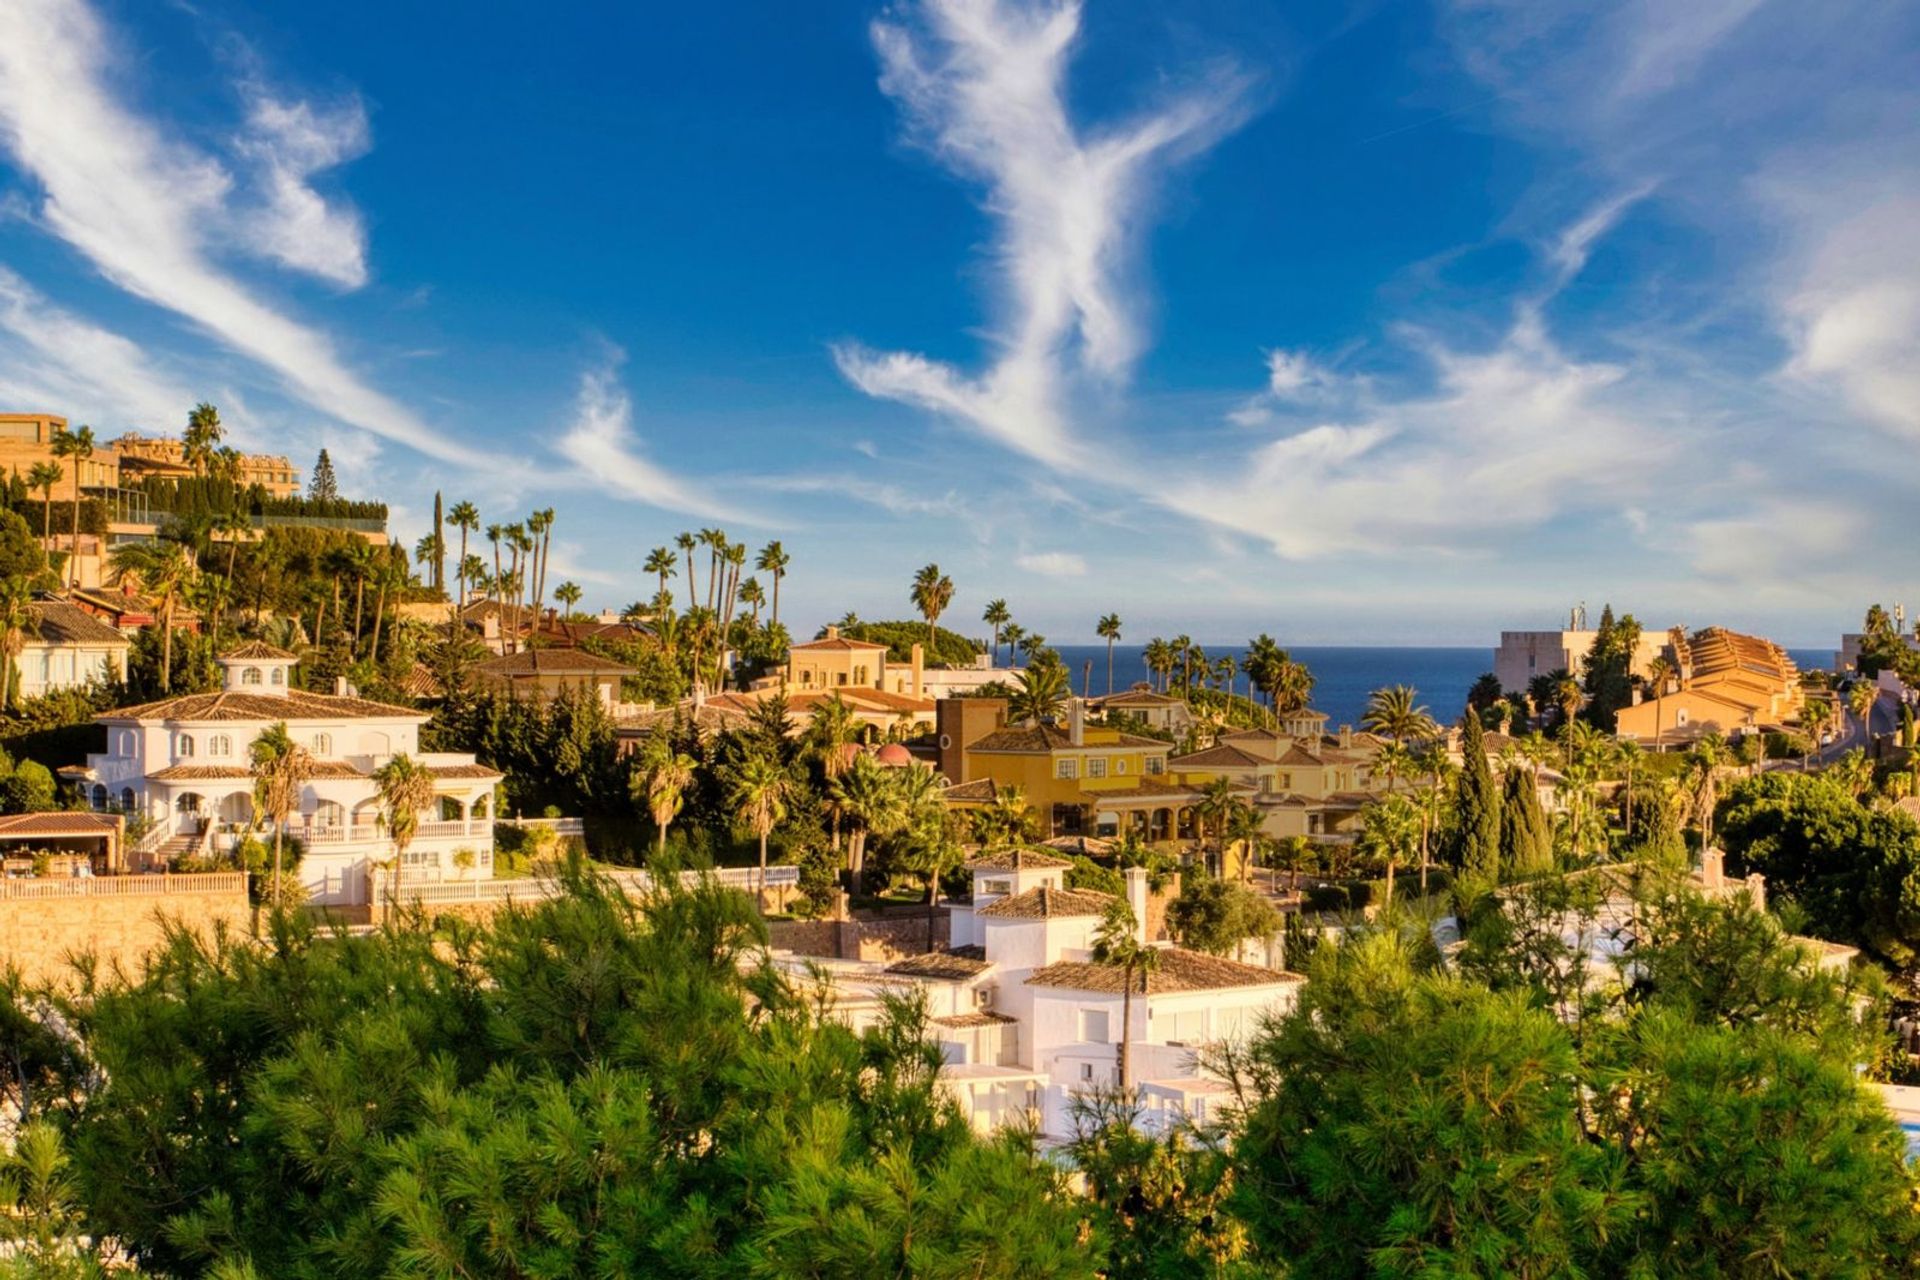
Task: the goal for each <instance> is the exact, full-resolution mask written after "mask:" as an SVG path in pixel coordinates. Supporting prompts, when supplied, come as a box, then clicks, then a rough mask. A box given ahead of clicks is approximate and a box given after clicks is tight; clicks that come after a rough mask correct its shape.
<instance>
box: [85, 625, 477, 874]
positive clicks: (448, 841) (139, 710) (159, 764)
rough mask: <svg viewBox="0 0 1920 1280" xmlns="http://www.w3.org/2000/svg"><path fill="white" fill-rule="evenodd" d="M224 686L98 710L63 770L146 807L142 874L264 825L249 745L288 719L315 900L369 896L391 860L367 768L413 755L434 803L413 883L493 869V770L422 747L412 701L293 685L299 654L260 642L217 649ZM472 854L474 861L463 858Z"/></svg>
mask: <svg viewBox="0 0 1920 1280" xmlns="http://www.w3.org/2000/svg"><path fill="white" fill-rule="evenodd" d="M217 661H218V662H219V664H220V668H221V674H222V685H221V688H220V690H219V691H218V692H215V693H189V694H181V695H179V696H176V697H172V698H166V699H162V700H161V701H159V702H149V703H145V704H142V705H140V706H134V707H122V708H119V709H118V710H114V711H108V712H104V713H102V714H100V715H98V716H95V717H94V720H95V721H96V722H97V723H99V724H100V725H102V726H104V727H105V729H106V734H107V749H106V751H104V752H101V753H99V754H94V755H89V756H88V757H87V763H86V764H85V765H84V766H82V767H79V768H73V769H68V770H63V772H64V773H65V774H66V775H67V777H68V778H69V780H71V781H73V782H75V783H76V784H78V785H79V786H80V788H81V792H82V794H83V795H84V796H85V797H86V798H87V799H88V800H89V801H90V802H91V803H92V806H93V807H94V808H95V809H98V810H109V809H112V810H119V811H122V812H125V813H128V814H139V815H144V816H145V817H146V818H148V819H150V820H152V822H153V824H154V825H153V827H152V829H151V830H150V831H149V833H148V834H147V835H146V836H145V837H144V838H143V839H142V841H141V842H140V844H139V846H138V847H137V848H136V849H135V850H134V851H133V853H134V855H135V856H134V858H133V859H131V861H133V862H134V869H136V870H139V869H144V868H143V867H142V866H141V863H140V859H143V858H144V859H145V861H146V864H147V866H152V865H165V864H170V863H171V862H173V861H174V860H177V859H178V858H180V857H185V856H191V855H199V854H204V853H206V852H209V851H214V852H217V851H219V850H221V849H222V848H224V847H226V846H230V845H231V844H232V843H233V842H235V841H236V840H238V839H239V838H241V837H242V836H243V835H244V834H246V833H247V832H248V831H249V830H253V829H255V828H256V827H264V825H265V822H266V820H265V818H264V817H262V816H260V815H257V814H256V813H255V811H254V804H253V775H252V770H251V768H250V760H249V754H248V753H249V748H250V747H251V745H252V743H253V741H254V739H255V738H257V737H259V736H260V734H261V733H262V732H264V731H265V730H266V729H267V728H268V727H269V726H271V725H274V724H276V723H284V724H285V725H286V726H287V732H288V733H289V734H290V735H291V736H292V737H293V739H294V741H296V742H298V743H300V744H301V745H303V746H304V747H306V748H307V750H308V751H309V752H310V753H311V754H312V756H313V759H314V772H313V777H312V779H311V780H310V781H309V782H308V783H307V785H306V787H305V788H303V790H302V793H301V797H300V804H299V807H298V810H297V812H296V813H295V814H294V815H293V816H292V818H291V819H290V821H289V822H288V823H287V829H286V831H287V834H288V835H290V836H292V837H294V838H295V839H297V840H299V841H300V842H301V846H302V848H303V849H304V850H305V859H304V861H303V862H302V863H301V866H300V875H301V878H302V879H303V880H304V881H305V883H306V886H307V891H308V894H309V898H310V900H311V901H313V902H315V903H318V904H323V905H336V906H348V905H357V904H364V903H367V902H369V901H370V900H371V896H372V895H371V887H370V882H369V879H370V872H371V870H372V867H373V865H374V864H375V863H379V862H382V861H385V860H388V859H391V858H392V856H393V843H392V841H391V839H389V837H388V835H387V832H386V830H385V829H384V827H383V826H382V825H381V823H380V804H379V796H378V789H377V787H376V784H375V782H374V779H373V773H374V771H375V770H376V769H378V768H379V767H380V766H381V765H383V764H385V763H386V762H387V761H388V760H390V759H392V758H393V757H394V756H396V755H409V756H412V757H413V758H414V759H415V760H416V761H418V762H419V763H421V764H423V765H425V766H426V767H427V768H428V769H429V770H430V771H431V772H432V774H433V776H434V791H435V793H436V794H435V801H434V804H433V806H432V808H431V809H430V810H429V811H427V812H426V813H423V814H422V815H421V821H420V824H419V827H418V829H417V830H416V832H415V835H414V840H413V844H412V846H411V847H410V848H409V849H408V851H407V868H406V873H407V875H408V876H409V877H413V878H419V879H426V880H435V879H458V878H468V877H479V878H487V877H491V876H492V874H493V817H494V813H493V788H494V786H495V785H496V784H497V783H499V782H500V780H501V774H500V773H499V771H498V770H495V769H492V768H490V767H488V766H486V765H482V764H480V763H478V761H476V760H475V758H474V757H473V756H471V755H463V754H454V753H449V752H422V751H421V750H420V726H421V725H422V724H424V723H425V722H426V720H427V716H426V714H425V713H424V712H421V711H418V710H416V709H415V708H413V707H397V706H388V705H386V704H384V703H378V702H371V701H368V700H367V699H364V698H357V697H350V696H346V695H341V694H331V695H330V694H319V693H308V692H306V691H304V690H300V689H295V688H292V687H291V674H292V669H293V667H294V665H295V663H296V661H297V659H295V657H294V656H293V655H292V654H290V653H287V652H285V651H284V650H281V649H276V648H274V647H273V646H271V645H267V644H262V643H260V642H258V641H252V642H249V643H246V644H242V645H240V646H238V647H236V648H233V649H229V650H228V651H227V652H225V653H223V654H221V655H220V656H219V657H218V659H217ZM463 850H466V851H471V853H472V855H473V856H472V857H471V858H459V857H456V855H457V854H458V853H460V852H461V851H463Z"/></svg>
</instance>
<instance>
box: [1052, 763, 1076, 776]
mask: <svg viewBox="0 0 1920 1280" xmlns="http://www.w3.org/2000/svg"><path fill="white" fill-rule="evenodd" d="M1053 776H1054V777H1056V778H1077V777H1079V776H1080V762H1079V761H1078V760H1062V761H1060V763H1058V764H1057V765H1055V766H1054V770H1053Z"/></svg>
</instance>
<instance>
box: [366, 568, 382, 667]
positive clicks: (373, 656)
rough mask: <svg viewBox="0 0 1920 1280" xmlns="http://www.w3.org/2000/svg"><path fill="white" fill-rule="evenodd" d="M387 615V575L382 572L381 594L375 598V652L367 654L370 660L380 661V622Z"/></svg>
mask: <svg viewBox="0 0 1920 1280" xmlns="http://www.w3.org/2000/svg"><path fill="white" fill-rule="evenodd" d="M386 616H387V579H386V575H384V574H382V575H381V577H380V594H379V595H378V596H376V597H375V598H374V603H373V652H372V653H370V654H368V655H367V660H368V661H369V662H373V663H378V662H379V661H380V623H381V620H382V619H384V618H385V617H386Z"/></svg>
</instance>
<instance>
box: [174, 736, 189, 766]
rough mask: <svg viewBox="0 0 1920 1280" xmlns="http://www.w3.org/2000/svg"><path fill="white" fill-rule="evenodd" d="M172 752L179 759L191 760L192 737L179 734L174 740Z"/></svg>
mask: <svg viewBox="0 0 1920 1280" xmlns="http://www.w3.org/2000/svg"><path fill="white" fill-rule="evenodd" d="M173 754H174V755H175V756H176V757H177V758H179V759H181V760H191V759H192V758H193V739H192V738H190V737H188V736H187V735H186V734H184V733H183V734H181V735H180V736H179V737H178V738H177V739H175V740H174V744H173Z"/></svg>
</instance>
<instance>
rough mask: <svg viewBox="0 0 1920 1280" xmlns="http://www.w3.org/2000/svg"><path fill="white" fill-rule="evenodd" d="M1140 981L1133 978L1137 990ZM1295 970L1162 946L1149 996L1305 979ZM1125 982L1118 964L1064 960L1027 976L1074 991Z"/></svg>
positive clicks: (1149, 978)
mask: <svg viewBox="0 0 1920 1280" xmlns="http://www.w3.org/2000/svg"><path fill="white" fill-rule="evenodd" d="M1139 981H1140V976H1139V975H1138V974H1136V975H1135V977H1134V982H1135V983H1136V986H1135V988H1134V990H1135V992H1136V993H1138V991H1139V989H1140V988H1139V986H1138V985H1137V984H1138V983H1139ZM1305 981H1306V979H1305V978H1303V977H1301V976H1300V975H1299V974H1297V973H1288V972H1286V971H1285V970H1282V969H1262V968H1260V967H1258V966H1257V965H1251V964H1241V963H1240V962H1239V961H1237V960H1224V959H1222V958H1220V957H1219V956H1210V955H1207V954H1205V953H1204V952H1200V951H1188V950H1187V949H1186V948H1184V947H1164V948H1162V949H1161V951H1160V963H1159V965H1158V966H1157V967H1156V968H1154V969H1152V970H1150V971H1149V972H1148V973H1147V974H1146V991H1147V994H1148V995H1165V994H1171V993H1174V992H1179V991H1217V990H1222V989H1225V988H1229V987H1263V986H1270V985H1272V986H1277V985H1282V984H1285V985H1293V984H1297V983H1301V982H1305ZM1125 984H1126V970H1125V969H1123V968H1121V967H1120V966H1119V965H1112V964H1093V963H1083V962H1077V961H1066V962H1063V963H1060V964H1050V965H1047V966H1045V967H1044V968H1040V969H1035V970H1034V971H1033V974H1032V976H1030V977H1029V978H1028V979H1027V985H1028V986H1030V987H1067V988H1070V989H1072V990H1075V991H1104V992H1115V993H1117V992H1119V991H1120V990H1121V989H1122V988H1123V987H1124V986H1125Z"/></svg>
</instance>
